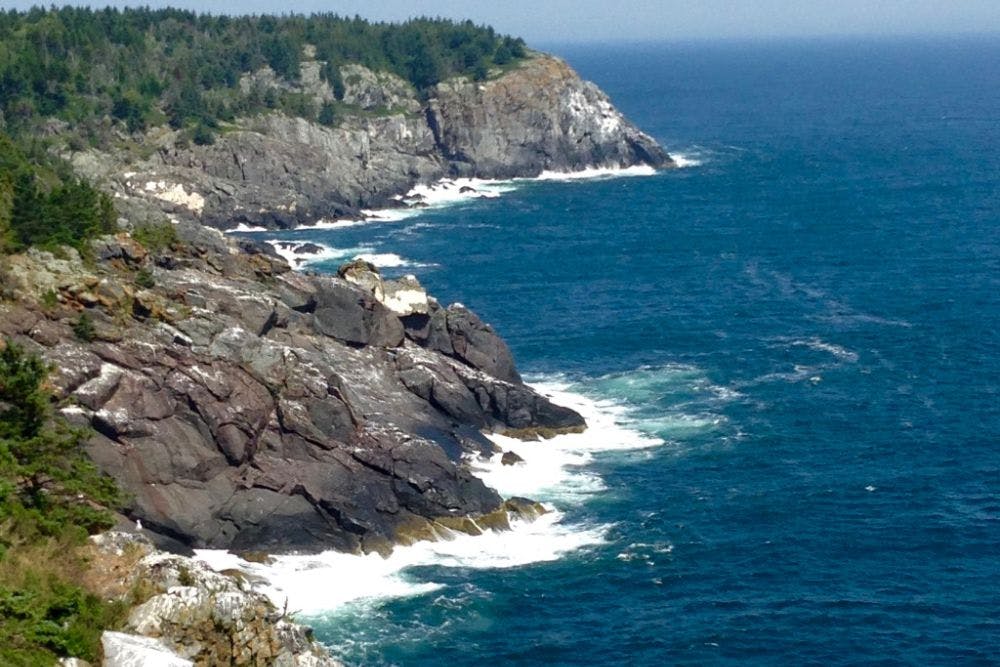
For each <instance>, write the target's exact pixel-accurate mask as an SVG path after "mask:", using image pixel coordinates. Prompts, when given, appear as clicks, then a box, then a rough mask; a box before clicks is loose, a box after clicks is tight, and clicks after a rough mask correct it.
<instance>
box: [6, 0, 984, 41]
mask: <svg viewBox="0 0 1000 667" xmlns="http://www.w3.org/2000/svg"><path fill="white" fill-rule="evenodd" d="M49 2H54V3H55V4H57V5H62V4H80V5H91V6H95V7H103V6H105V5H108V4H111V5H113V6H119V7H120V6H124V5H148V6H151V7H163V6H173V7H181V8H184V9H194V10H198V11H205V12H211V13H282V12H289V11H294V12H297V13H310V12H314V11H315V12H327V11H329V12H336V13H339V14H347V15H352V16H353V15H354V14H360V15H361V16H363V17H365V18H369V19H375V20H392V21H396V20H403V19H406V18H408V17H410V16H414V15H427V16H444V17H448V18H455V19H466V18H470V19H472V20H474V21H475V22H477V23H487V24H489V25H492V26H494V27H495V28H497V29H498V30H499V31H501V32H503V33H508V34H513V35H517V36H521V37H524V38H525V39H526V40H527V41H528V43H529V44H546V43H559V42H588V41H651V40H663V41H677V40H688V39H706V38H772V37H809V36H821V35H930V34H956V33H984V32H988V33H1000V0H618V1H617V2H615V1H609V0H490V1H489V2H483V1H481V0H480V1H474V0H297V1H296V2H294V3H290V2H287V0H285V1H281V0H242V1H241V2H219V1H217V0H169V1H163V0H143V1H141V2H123V1H121V0H117V1H115V0H112V1H111V2H107V1H106V0H96V1H95V0H84V1H81V0H48V2H45V1H42V2H41V3H40V4H48V3H49ZM0 4H2V5H4V6H14V7H17V8H21V9H24V8H26V7H30V6H31V5H33V4H39V0H13V2H11V1H10V0H3V1H2V2H0Z"/></svg>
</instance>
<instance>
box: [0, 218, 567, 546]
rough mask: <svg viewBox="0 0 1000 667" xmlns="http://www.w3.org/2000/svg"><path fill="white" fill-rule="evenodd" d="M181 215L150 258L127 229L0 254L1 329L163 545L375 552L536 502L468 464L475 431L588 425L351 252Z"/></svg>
mask: <svg viewBox="0 0 1000 667" xmlns="http://www.w3.org/2000/svg"><path fill="white" fill-rule="evenodd" d="M178 229H179V231H180V235H181V240H180V241H179V242H176V243H174V244H173V246H172V247H170V248H165V249H163V250H160V251H158V252H150V251H148V250H147V249H146V248H144V247H142V246H141V245H140V244H138V243H137V242H135V241H134V240H133V239H131V238H130V237H129V236H128V235H125V234H122V235H120V236H118V237H106V238H103V239H101V240H99V241H98V242H96V243H95V244H94V246H93V248H92V249H91V252H92V255H93V260H92V261H90V262H88V263H84V262H83V261H82V260H81V259H80V258H79V256H77V255H76V254H75V253H73V252H72V251H68V250H67V251H66V253H65V255H64V257H63V258H57V257H55V256H53V255H51V254H49V253H43V252H39V251H34V250H33V251H30V252H29V253H27V254H25V255H19V256H12V257H8V258H7V259H6V261H5V266H4V267H3V275H2V286H3V290H4V297H5V299H4V301H3V302H2V303H0V334H2V335H4V336H9V337H12V338H14V339H16V340H19V341H21V342H23V343H24V344H25V345H26V346H28V347H30V348H32V349H33V350H35V351H37V352H38V353H40V354H41V355H42V356H44V358H45V359H47V360H48V361H49V362H51V363H52V364H53V366H54V368H55V370H54V373H53V376H52V380H51V381H52V383H53V385H54V388H55V390H56V392H57V395H58V396H59V397H60V398H61V400H62V403H61V405H62V412H63V413H64V414H65V415H66V416H67V417H68V418H70V419H71V420H73V421H75V422H76V423H79V424H81V425H87V426H90V427H92V428H93V429H94V432H95V435H94V437H93V438H92V440H91V442H90V444H89V448H88V450H89V454H90V456H91V457H92V458H93V460H94V461H95V462H96V463H97V464H98V465H99V467H100V468H101V469H103V470H104V471H106V472H107V473H109V474H110V475H112V476H114V477H115V478H116V479H117V480H118V481H119V483H120V484H121V485H122V486H123V487H124V488H125V490H126V491H127V492H128V493H129V494H130V496H131V498H132V500H131V502H130V506H129V507H128V509H127V513H128V515H129V516H130V517H132V518H135V519H141V520H142V523H143V524H144V525H145V526H146V528H148V529H150V530H152V531H154V532H155V533H157V534H159V535H161V536H164V537H166V538H170V539H172V540H174V541H175V542H174V545H175V546H179V545H187V546H194V547H216V548H228V549H234V550H243V549H266V550H273V551H288V550H319V549H327V548H335V549H340V550H345V551H373V550H374V551H386V550H388V549H390V548H391V546H392V545H393V544H397V543H407V542H410V541H412V540H415V539H422V538H433V537H434V536H435V534H436V531H438V530H439V529H440V528H441V527H442V526H444V527H448V528H453V529H460V530H466V531H469V532H477V531H479V530H480V529H481V527H482V526H489V527H501V528H502V527H503V526H504V525H505V524H506V522H507V516H508V512H534V511H536V509H537V508H535V507H534V506H533V505H531V504H530V503H526V502H524V501H518V500H516V499H515V500H513V501H511V500H509V499H506V500H505V499H503V498H501V497H500V496H499V495H498V494H497V493H496V492H495V491H493V490H492V489H490V488H488V487H486V486H485V485H484V484H483V483H482V482H481V481H480V480H479V479H477V478H476V477H475V476H474V475H473V474H472V473H471V472H470V471H469V468H468V464H467V457H469V456H477V455H481V454H483V453H491V452H492V451H493V445H492V443H490V441H489V440H487V439H486V438H485V437H483V436H482V434H481V432H482V431H511V432H514V433H517V434H521V435H527V436H531V435H533V434H536V433H541V432H549V431H553V430H554V431H568V430H580V429H582V428H583V427H584V423H583V420H582V419H581V418H580V416H579V415H577V414H576V413H574V412H572V411H571V410H568V409H566V408H562V407H559V406H556V405H554V404H552V403H551V402H549V401H548V400H547V399H546V398H545V397H543V396H540V395H538V394H537V393H536V392H534V391H533V390H532V389H531V388H530V387H527V386H526V385H524V384H523V383H522V382H521V379H520V376H519V375H518V372H517V370H516V368H515V365H514V362H513V360H512V358H511V355H510V352H509V351H508V349H507V346H506V345H505V344H504V343H503V341H502V340H501V339H500V338H499V337H498V336H497V335H496V333H495V332H494V331H493V330H492V328H490V327H489V326H488V325H486V324H484V323H483V322H482V321H481V320H480V319H479V318H478V317H476V315H475V314H473V313H472V312H470V311H468V310H467V309H465V308H464V307H462V306H459V305H453V306H450V307H447V308H445V307H442V306H440V305H439V304H438V303H437V302H436V301H434V299H433V298H430V297H428V296H427V294H426V293H425V292H424V290H423V289H422V288H421V287H420V285H419V283H418V282H416V280H415V279H412V278H410V279H404V280H402V281H388V280H383V279H382V277H381V276H379V275H378V273H377V272H376V270H375V269H374V267H371V266H369V265H366V264H364V263H362V262H356V263H353V264H350V265H347V266H345V267H344V268H343V269H342V271H341V273H340V275H339V276H317V275H303V274H299V273H295V272H292V271H290V270H289V267H288V265H287V264H286V263H285V262H284V260H282V259H280V258H279V257H276V256H274V255H272V254H268V251H266V250H264V249H262V248H260V247H257V246H255V245H253V244H250V243H247V242H241V243H239V244H237V242H235V241H231V240H226V239H224V238H223V237H222V235H221V234H219V233H218V232H215V231H214V230H209V229H207V228H204V227H201V226H198V225H186V224H181V225H179V226H178ZM470 519H471V520H470Z"/></svg>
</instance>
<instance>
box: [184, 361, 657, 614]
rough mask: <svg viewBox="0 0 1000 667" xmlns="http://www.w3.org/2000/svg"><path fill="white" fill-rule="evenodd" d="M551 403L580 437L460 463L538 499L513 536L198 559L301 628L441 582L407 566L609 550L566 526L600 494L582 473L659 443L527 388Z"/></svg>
mask: <svg viewBox="0 0 1000 667" xmlns="http://www.w3.org/2000/svg"><path fill="white" fill-rule="evenodd" d="M530 386H532V387H533V388H534V389H536V390H537V391H538V392H540V393H541V394H543V395H545V396H547V397H548V398H549V399H550V400H552V401H553V402H554V403H556V404H559V405H563V406H565V407H570V408H572V409H574V410H577V411H578V412H580V413H581V414H582V415H583V416H584V417H585V419H586V420H587V423H588V428H587V430H586V431H584V432H582V433H574V434H563V435H557V436H555V437H553V438H551V439H548V440H542V441H524V440H517V439H514V438H510V437H506V436H503V435H497V434H486V435H487V437H488V438H490V440H492V441H493V442H494V443H496V444H497V445H498V446H499V447H500V448H501V450H502V451H504V452H507V451H513V452H514V453H516V454H517V455H518V456H520V457H521V458H522V459H523V462H521V463H518V464H515V465H513V466H511V465H503V464H502V463H501V458H502V453H497V454H494V455H493V456H491V457H490V458H489V459H483V458H471V457H470V458H466V461H467V462H468V464H469V466H470V469H471V470H472V472H474V473H475V474H476V475H477V476H479V477H480V478H481V479H483V481H485V482H486V483H487V484H489V485H490V486H492V487H493V488H495V489H497V491H499V492H500V494H501V495H502V496H503V497H505V498H509V497H517V496H526V497H529V498H531V499H533V500H537V501H540V502H541V503H542V504H543V506H544V507H545V508H546V510H547V512H546V513H545V514H543V515H541V516H539V517H537V518H535V519H534V520H532V521H527V520H523V519H520V518H517V517H513V516H512V517H511V522H510V523H511V528H510V530H493V529H489V528H487V529H484V530H483V531H482V534H480V535H470V534H467V533H463V532H459V531H454V530H450V529H448V528H445V527H444V526H441V527H439V529H438V531H437V532H438V537H439V539H438V540H436V541H426V540H425V541H420V542H416V543H414V544H411V545H403V546H396V547H395V548H394V549H393V551H392V552H391V554H389V555H388V556H385V557H383V556H381V555H379V554H377V553H369V554H365V555H358V554H350V553H344V552H340V551H333V550H328V551H324V552H321V553H318V554H286V555H276V556H271V557H270V558H269V562H266V563H260V562H249V561H246V560H244V559H243V558H241V557H240V556H238V555H236V554H233V553H230V552H229V551H224V550H204V549H202V550H196V552H195V553H196V558H197V559H198V560H200V561H202V562H204V563H206V564H207V565H208V566H210V567H211V568H213V569H215V570H238V571H240V572H243V573H244V574H245V575H246V576H247V578H248V579H249V580H250V581H252V582H254V583H253V589H254V590H255V591H256V592H259V593H261V594H263V595H265V596H267V597H268V598H269V599H270V600H271V602H272V603H273V604H274V605H276V606H277V607H279V608H284V607H286V605H287V608H288V609H290V610H293V611H294V613H296V614H298V615H300V616H301V619H302V620H303V621H305V622H307V623H308V622H310V621H314V620H317V619H320V620H325V619H330V618H335V617H338V616H339V615H350V614H354V613H361V612H363V611H364V610H365V609H366V608H367V607H369V606H371V605H376V604H379V603H381V602H385V601H388V600H391V599H399V598H407V597H414V596H419V595H425V594H428V593H431V592H434V591H435V590H438V589H440V588H442V587H443V584H441V583H439V582H436V581H432V580H425V578H424V577H423V576H419V577H417V578H411V577H410V576H408V572H409V571H410V570H411V569H413V568H418V567H424V566H438V567H446V568H464V569H472V570H486V569H505V568H514V567H521V566H525V565H530V564H533V563H541V562H546V561H553V560H557V559H560V558H562V557H564V556H566V555H567V554H569V553H573V552H576V551H579V550H581V549H587V548H592V547H597V546H600V545H603V544H606V543H607V541H608V533H609V532H610V531H611V529H612V528H613V524H607V523H603V524H602V523H591V522H589V521H582V522H581V521H576V520H571V519H570V518H569V517H568V515H569V514H571V513H572V512H573V510H574V509H576V508H579V507H580V506H582V505H583V504H584V503H585V502H587V501H588V500H589V499H591V498H593V497H594V496H595V495H599V494H601V493H602V492H604V491H605V490H606V487H605V485H604V483H603V481H602V479H601V477H600V476H599V475H598V474H597V473H595V472H593V471H592V470H589V469H588V468H589V466H590V465H591V464H592V463H594V461H595V457H597V456H600V455H601V454H603V453H614V452H628V451H635V450H641V449H649V448H654V447H659V446H662V445H664V444H665V441H664V440H662V439H661V438H658V437H655V436H650V435H646V434H644V433H642V432H640V431H639V430H636V429H635V428H631V427H629V426H625V425H622V423H621V422H622V421H623V420H622V417H623V416H624V413H625V412H626V411H627V407H626V406H625V405H623V404H620V403H614V402H611V401H608V400H602V399H596V398H592V397H589V396H587V395H584V394H582V393H576V392H574V391H573V390H572V386H571V385H570V384H568V383H566V382H565V381H561V380H560V381H540V382H535V383H530Z"/></svg>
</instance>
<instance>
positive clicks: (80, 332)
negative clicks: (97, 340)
mask: <svg viewBox="0 0 1000 667" xmlns="http://www.w3.org/2000/svg"><path fill="white" fill-rule="evenodd" d="M73 335H74V336H76V338H77V340H81V341H83V342H84V343H89V342H91V341H92V340H94V337H95V336H96V335H97V332H96V331H94V321H93V320H92V319H91V318H90V315H88V314H87V313H81V314H80V317H78V318H77V319H76V322H73Z"/></svg>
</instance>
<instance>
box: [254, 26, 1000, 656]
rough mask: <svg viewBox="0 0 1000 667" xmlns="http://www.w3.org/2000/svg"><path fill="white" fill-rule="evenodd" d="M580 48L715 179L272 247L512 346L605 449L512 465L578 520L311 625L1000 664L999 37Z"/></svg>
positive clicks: (416, 643)
mask: <svg viewBox="0 0 1000 667" xmlns="http://www.w3.org/2000/svg"><path fill="white" fill-rule="evenodd" d="M552 48H553V50H554V51H555V52H556V53H558V54H559V55H562V56H563V57H565V58H566V59H567V60H568V61H569V62H570V63H571V64H572V65H573V66H574V67H575V68H576V69H577V70H578V71H579V72H580V73H581V74H582V75H583V76H584V77H585V78H588V79H591V80H593V81H595V82H596V83H597V84H598V85H600V86H601V87H602V88H603V89H604V90H605V91H607V92H608V93H609V95H610V96H611V98H612V100H613V101H614V102H615V104H616V105H617V106H618V107H619V108H620V109H621V110H622V111H623V112H624V113H625V114H626V115H627V116H629V118H630V119H631V120H633V121H634V122H635V123H636V124H637V125H638V126H639V127H641V128H642V129H644V130H645V131H647V132H648V133H650V134H652V135H653V136H654V137H656V138H657V139H658V140H660V141H661V142H662V143H663V145H664V146H665V147H666V148H667V149H668V150H669V151H670V152H672V153H673V154H675V155H678V156H680V157H682V158H683V159H682V164H683V165H685V166H684V167H683V168H680V169H676V170H669V171H664V172H660V173H653V174H650V173H648V170H634V171H631V172H628V173H624V174H603V175H601V174H590V175H589V176H590V177H589V178H580V179H566V178H560V177H558V176H557V175H556V176H554V177H550V178H547V179H542V180H524V181H513V182H506V183H492V184H482V185H480V186H479V187H480V190H481V191H482V192H485V193H488V194H490V195H491V196H489V197H482V198H468V197H467V198H464V199H458V200H454V199H447V197H445V196H444V195H446V194H447V193H443V194H442V193H438V194H442V196H441V197H440V198H438V199H441V201H438V199H435V198H434V197H433V196H432V197H431V200H432V201H433V202H434V204H433V205H432V206H430V207H427V208H424V209H421V210H419V211H416V212H411V213H410V214H409V215H408V216H395V217H394V218H393V219H390V220H386V221H381V222H369V223H365V224H354V225H344V226H340V227H337V226H334V227H333V228H329V229H312V230H301V231H295V232H284V233H280V234H276V233H273V232H271V233H264V234H259V235H256V236H258V237H260V238H275V237H278V238H282V239H285V240H292V241H299V242H301V241H312V242H318V243H321V244H323V245H324V246H326V248H327V250H326V254H325V255H324V256H323V257H322V258H321V259H323V261H318V262H316V263H313V264H312V265H310V267H309V268H311V269H315V270H335V269H336V267H337V265H338V264H339V263H340V262H341V261H343V260H344V259H348V258H350V257H353V256H356V255H362V256H365V257H367V258H368V259H370V260H372V261H374V262H376V263H377V264H379V265H381V266H382V268H383V272H384V273H386V274H388V275H400V274H405V273H413V274H415V275H417V276H418V277H419V279H420V280H421V282H422V283H423V284H424V285H425V286H426V287H427V288H428V289H429V291H430V292H431V293H432V294H434V295H436V296H437V297H438V298H439V299H440V300H441V301H442V302H452V301H460V302H462V303H464V304H465V305H467V306H469V307H470V308H472V309H473V310H475V311H476V312H477V313H479V314H480V315H481V316H482V317H483V319H485V320H486V321H488V322H491V323H492V324H493V325H494V326H495V328H496V329H497V330H498V331H499V332H500V333H501V335H503V336H504V338H505V339H506V340H507V341H508V343H509V344H510V346H511V348H512V350H513V352H514V354H515V357H516V359H517V361H518V363H519V366H520V368H521V370H522V372H523V373H524V374H525V375H526V376H527V378H528V379H529V380H530V381H531V382H533V383H534V384H536V386H538V387H539V388H540V389H541V390H542V391H544V392H546V393H549V394H551V395H553V396H554V397H555V398H556V400H558V401H561V402H567V403H569V404H572V405H574V406H576V407H577V408H578V409H580V410H581V411H582V412H584V414H585V415H586V416H587V417H588V419H589V421H590V422H591V426H592V427H591V429H590V431H589V432H588V433H587V434H585V435H582V436H562V437H560V438H557V439H555V440H552V441H548V442H539V443H526V444H525V443H513V442H507V443H505V445H507V446H511V447H514V448H515V449H516V450H517V451H518V452H519V453H522V455H523V456H524V457H525V459H526V460H527V463H526V465H525V467H524V468H523V469H520V470H519V471H517V472H516V473H512V472H511V469H509V468H508V469H502V468H501V467H499V466H497V465H495V464H483V466H482V467H483V473H482V474H483V475H484V476H486V478H487V480H488V481H490V482H491V483H492V484H494V485H496V486H497V487H498V488H499V489H500V490H501V491H503V492H505V493H518V494H521V495H530V496H532V497H535V498H538V499H540V500H544V501H545V502H547V503H549V504H550V506H552V507H553V508H554V509H555V510H556V511H555V512H553V513H552V514H550V515H547V516H546V517H544V518H543V519H542V520H540V521H539V522H537V523H536V524H529V525H521V526H518V527H517V528H516V530H514V531H513V532H511V533H507V534H502V535H486V536H483V537H477V538H469V537H462V538H459V539H456V540H455V541H453V542H445V543H438V544H432V545H428V544H424V545H418V546H415V547H409V548H405V549H400V550H398V551H397V553H396V554H395V555H394V556H393V557H392V558H390V559H388V560H383V559H381V558H380V557H378V556H370V557H355V556H345V555H339V554H327V555H325V556H323V557H312V558H305V557H303V558H301V559H298V560H296V559H295V558H288V559H283V560H281V561H280V562H279V565H278V566H277V567H276V568H275V569H274V570H273V571H272V572H271V573H270V574H271V576H272V577H273V578H274V584H275V585H276V586H278V587H280V588H281V590H282V591H283V592H284V593H286V594H287V595H288V596H289V601H290V604H289V607H290V609H293V610H297V611H298V612H299V616H300V617H301V618H303V619H304V620H306V621H307V622H310V623H311V624H312V625H313V626H314V627H315V630H316V634H317V636H318V637H319V638H320V639H321V640H322V641H324V642H325V643H327V644H328V645H329V646H331V648H332V649H333V652H334V653H335V654H336V655H338V656H340V657H342V658H343V659H344V660H345V661H347V662H348V663H349V664H354V665H362V664H363V665H406V666H408V665H444V664H447V665H450V666H451V667H459V666H462V665H480V664H484V663H491V664H517V665H576V664H591V665H593V664H600V665H604V664H614V665H618V664H623V665H625V664H627V665H664V664H727V663H728V664H782V665H784V664H816V665H819V664H822V665H847V664H860V663H878V664H883V665H894V664H900V665H902V664H990V663H993V664H996V663H997V662H1000V380H998V378H1000V333H998V332H1000V297H998V293H1000V38H986V37H983V38H954V39H946V38H939V39H933V40H931V39H895V40H889V39H885V40H836V39H829V40H822V41H805V40H802V41H782V42H727V43H691V44H673V45H660V44H657V45H653V44H646V45H620V44H619V45H588V46H564V47H560V46H555V47H552ZM435 192H437V191H435ZM431 194H434V193H431ZM324 258H325V259H324Z"/></svg>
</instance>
